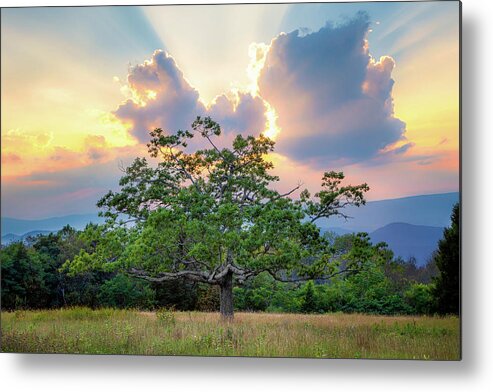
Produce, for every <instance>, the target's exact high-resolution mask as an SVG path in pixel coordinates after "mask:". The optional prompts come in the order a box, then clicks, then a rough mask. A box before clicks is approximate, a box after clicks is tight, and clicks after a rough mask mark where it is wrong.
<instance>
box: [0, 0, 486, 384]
mask: <svg viewBox="0 0 493 392" xmlns="http://www.w3.org/2000/svg"><path fill="white" fill-rule="evenodd" d="M213 2H214V3H226V2H227V1H221V0H215V1H213ZM244 2H254V1H248V0H246V1H244ZM139 3H140V4H165V3H173V2H170V1H165V0H161V1H159V0H157V1H156V0H154V1H153V0H147V1H139V0H129V1H125V0H119V1H103V0H99V1H87V0H75V1H71V0H59V1H53V0H51V1H32V0H31V1H26V0H0V5H1V6H2V7H4V6H25V5H29V6H32V5H93V4H98V5H103V4H104V5H106V4H108V5H110V4H120V5H122V4H139ZM175 3H181V4H185V3H201V1H199V0H195V1H187V0H181V1H176V2H175ZM492 4H493V2H491V1H486V0H464V1H463V47H462V48H463V106H462V109H463V129H462V139H463V142H462V148H463V156H462V164H463V172H462V174H463V188H462V192H463V194H462V196H463V327H464V329H463V348H464V350H463V360H462V361H461V362H410V361H369V360H356V361H355V360H352V361H349V360H301V359H278V360H277V359H276V360H273V359H249V358H184V357H180V358H172V357H119V356H105V357H101V356H100V357H95V356H66V355H14V354H0V387H1V388H2V390H5V391H16V392H19V391H36V392H38V391H45V390H46V391H50V392H52V391H71V392H72V391H74V392H78V391H81V392H89V391H91V392H92V391H103V390H106V391H118V392H124V391H143V392H144V391H145V392H151V391H158V390H159V391H174V390H184V391H188V390H190V391H193V390H196V391H199V392H205V391H215V392H219V391H226V390H227V391H230V392H231V391H235V392H236V391H256V390H269V391H278V390H281V391H297V392H299V391H310V392H312V391H313V392H315V391H317V392H318V391H322V390H323V391H328V390H335V391H340V390H342V391H365V392H371V391H378V392H384V391H393V392H395V391H399V392H401V391H402V392H405V391H413V392H416V391H422V390H425V391H428V390H430V391H432V390H433V391H447V392H452V391H461V392H462V391H466V390H467V391H481V392H483V391H486V390H489V388H491V385H493V377H492V371H491V370H490V369H491V363H490V362H491V357H492V355H493V345H492V335H493V332H492V328H491V327H492V326H493V325H492V323H491V321H492V311H493V306H492V303H491V300H492V299H493V295H492V287H493V257H491V254H492V251H491V239H490V233H491V230H492V225H493V214H492V209H493V203H492V201H491V195H492V194H493V185H492V175H491V169H490V168H493V153H492V152H491V149H492V147H493V129H492V127H491V121H488V120H490V116H491V105H492V103H491V101H490V99H491V98H490V94H489V92H490V91H491V90H492V88H493V84H492V76H491V75H492V71H491V70H493V62H492V49H493V48H492V46H491V37H493V23H491V15H493V13H492V12H491V11H492V10H493V6H492ZM487 125H489V127H488V126H487Z"/></svg>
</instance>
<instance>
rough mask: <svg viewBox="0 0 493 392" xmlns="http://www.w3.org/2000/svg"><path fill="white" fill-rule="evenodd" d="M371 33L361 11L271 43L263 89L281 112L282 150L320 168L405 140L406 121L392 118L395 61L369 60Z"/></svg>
mask: <svg viewBox="0 0 493 392" xmlns="http://www.w3.org/2000/svg"><path fill="white" fill-rule="evenodd" d="M368 29H369V19H368V16H367V15H366V14H365V13H359V14H357V16H355V17H354V18H353V19H350V20H348V21H346V22H345V23H343V24H340V25H330V24H327V25H326V26H325V27H324V28H322V29H320V30H319V31H318V32H315V33H312V34H307V35H300V33H299V32H298V31H293V32H292V33H289V34H281V35H279V36H278V37H276V38H275V39H274V40H273V41H272V42H271V45H270V49H269V51H268V53H267V56H266V59H265V64H264V67H263V69H262V70H261V72H260V75H259V79H258V86H259V94H260V96H261V97H262V98H263V99H265V100H266V101H268V102H269V103H270V105H271V106H272V107H274V109H275V110H276V112H277V115H278V125H279V126H280V128H281V130H282V131H281V133H280V135H279V137H278V139H277V150H278V151H280V152H283V153H285V154H287V155H289V156H291V157H293V158H295V159H297V160H300V161H310V162H313V163H315V164H317V166H322V165H326V164H327V163H330V162H334V161H339V162H342V163H351V162H361V161H364V160H368V159H371V158H373V157H375V156H377V155H378V154H379V153H380V152H381V151H384V150H386V149H388V148H389V146H391V145H392V144H394V143H396V142H397V141H399V140H404V139H405V138H404V132H405V124H404V123H403V122H402V121H400V120H399V119H397V118H395V117H394V114H393V101H392V86H393V83H394V82H393V80H392V78H391V74H392V70H393V69H394V65H395V64H394V61H393V59H392V58H390V57H382V58H381V59H379V60H378V61H376V60H375V59H373V58H372V57H371V55H370V53H369V48H368V42H367V40H366V36H367V34H368ZM409 147H411V146H408V147H407V148H409Z"/></svg>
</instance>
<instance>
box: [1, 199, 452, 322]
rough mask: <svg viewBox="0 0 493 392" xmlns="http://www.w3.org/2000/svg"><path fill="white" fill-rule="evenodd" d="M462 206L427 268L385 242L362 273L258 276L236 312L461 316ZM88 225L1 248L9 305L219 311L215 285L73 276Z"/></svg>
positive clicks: (342, 241)
mask: <svg viewBox="0 0 493 392" xmlns="http://www.w3.org/2000/svg"><path fill="white" fill-rule="evenodd" d="M458 217H459V214H458V205H457V206H456V207H454V212H453V216H452V218H453V219H452V225H451V227H449V228H447V229H446V230H445V232H444V238H443V239H442V240H441V241H440V243H439V248H438V250H437V251H436V252H435V253H434V255H433V257H432V258H430V260H429V261H428V263H427V264H426V265H424V266H418V265H417V264H416V261H415V259H413V258H411V259H409V260H403V259H401V258H394V257H393V254H392V252H391V251H390V250H388V249H386V247H384V246H381V245H380V246H379V247H375V246H371V248H372V249H373V252H375V253H377V252H378V253H379V254H380V258H379V259H377V260H378V262H377V263H372V264H368V265H366V266H365V268H364V269H363V270H361V271H359V272H358V273H355V274H351V275H349V276H340V277H339V278H336V279H331V280H330V281H324V280H320V279H318V280H317V279H315V280H309V281H307V282H304V283H286V282H279V281H277V280H275V279H274V278H272V277H271V276H270V275H269V274H267V273H264V274H259V275H258V276H257V277H255V278H254V279H252V280H249V281H248V282H246V283H245V284H244V285H242V286H236V287H234V289H233V292H234V296H233V298H234V309H235V310H237V311H249V312H251V311H254V312H259V311H260V312H289V313H326V312H347V313H351V312H359V313H373V314H389V315H390V314H434V313H439V314H458V312H459V285H458V278H459V268H458V258H457V255H458V254H457V250H458V245H459V242H458ZM93 230H95V226H94V225H89V226H88V227H87V228H86V229H85V230H83V231H77V230H75V229H73V228H71V227H70V226H66V227H64V228H63V229H62V230H60V231H59V232H57V233H51V234H48V235H40V236H37V237H34V238H29V239H28V240H27V241H25V242H13V243H11V244H9V245H7V246H3V247H2V248H1V249H0V255H1V274H2V290H1V299H2V309H4V310H16V309H46V308H62V307H72V306H87V307H90V308H99V307H114V308H137V309H142V310H154V309H159V308H168V309H175V310H183V311H192V310H197V311H218V310H219V308H220V293H219V290H218V288H217V287H216V286H210V285H207V284H203V283H198V282H189V281H187V280H185V279H182V280H175V281H167V282H160V283H158V282H149V281H147V280H144V279H139V278H137V277H135V276H132V275H129V274H125V273H122V272H111V271H110V272H105V271H86V272H84V273H81V274H75V275H74V274H71V273H70V271H69V270H67V269H66V268H63V266H64V264H65V262H66V261H67V260H70V259H73V258H74V257H75V256H76V255H78V254H79V253H80V252H81V250H85V251H88V252H90V251H91V250H90V249H91V247H92V246H94V244H91V243H90V242H89V241H88V238H89V237H88V235H87V234H88V232H92V231H93ZM325 236H326V237H327V238H328V240H329V241H330V243H331V244H332V246H333V247H334V249H335V250H336V251H337V252H338V253H340V254H348V253H349V252H350V251H351V249H352V248H353V247H354V246H361V244H359V245H358V244H355V243H357V242H358V241H359V242H361V241H363V242H367V241H368V238H367V237H365V236H362V235H360V236H357V235H355V234H346V235H343V236H336V235H333V234H331V233H326V234H325Z"/></svg>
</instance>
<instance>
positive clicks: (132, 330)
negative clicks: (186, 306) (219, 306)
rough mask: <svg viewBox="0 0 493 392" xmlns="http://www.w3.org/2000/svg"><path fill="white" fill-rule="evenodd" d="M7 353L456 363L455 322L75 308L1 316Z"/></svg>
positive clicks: (457, 335) (449, 319)
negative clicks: (231, 316)
mask: <svg viewBox="0 0 493 392" xmlns="http://www.w3.org/2000/svg"><path fill="white" fill-rule="evenodd" d="M1 315H2V320H1V321H2V351H3V352H35V353H81V354H141V355H214V356H259V357H314V358H392V359H427V360H432V359H440V360H457V359H459V355H460V333H459V319H458V318H457V317H445V318H439V317H424V316H415V317H404V316H399V317H389V316H372V315H360V314H326V315H299V314H266V313H237V314H236V315H235V320H234V321H233V322H229V323H224V322H221V321H220V319H219V315H218V314H217V313H199V312H173V313H171V312H158V313H157V314H156V313H150V312H149V313H148V312H139V311H132V310H116V309H101V310H90V309H86V308H73V309H63V310H46V311H16V312H2V314H1Z"/></svg>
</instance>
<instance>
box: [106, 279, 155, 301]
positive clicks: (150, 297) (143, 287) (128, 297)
mask: <svg viewBox="0 0 493 392" xmlns="http://www.w3.org/2000/svg"><path fill="white" fill-rule="evenodd" d="M97 299H98V304H99V305H100V306H104V307H112V308H120V309H129V308H138V309H152V308H153V307H154V305H155V302H156V300H155V292H154V290H152V288H151V287H150V284H149V283H148V282H144V281H139V280H137V279H135V278H132V277H129V276H126V275H123V274H117V275H116V276H115V277H114V278H112V279H110V280H107V281H106V282H104V283H103V284H102V285H101V288H100V289H99V293H98V295H97Z"/></svg>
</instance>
